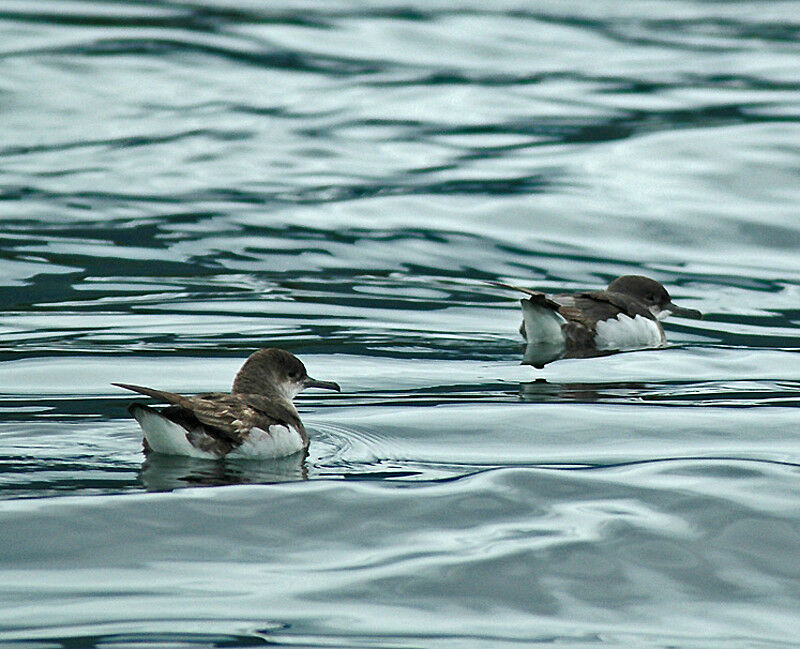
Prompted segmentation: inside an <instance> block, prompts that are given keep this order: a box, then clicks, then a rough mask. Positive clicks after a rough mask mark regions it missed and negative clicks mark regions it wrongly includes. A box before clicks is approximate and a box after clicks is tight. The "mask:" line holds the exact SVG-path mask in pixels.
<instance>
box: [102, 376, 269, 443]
mask: <svg viewBox="0 0 800 649" xmlns="http://www.w3.org/2000/svg"><path fill="white" fill-rule="evenodd" d="M112 385H116V386H117V387H120V388H124V389H125V390H131V391H132V392H138V393H139V394H144V395H146V396H148V397H153V398H154V399H158V400H159V401H166V402H167V403H171V404H173V405H176V406H180V407H181V408H185V409H186V410H188V411H190V412H191V413H192V414H193V415H194V416H195V417H197V420H198V421H199V422H200V423H202V424H205V425H206V426H209V427H211V428H213V429H214V430H216V431H219V432H220V433H222V434H223V435H224V436H225V437H227V438H229V439H230V440H231V441H232V442H234V443H235V444H241V443H242V441H244V438H245V437H246V435H247V434H248V433H249V432H250V429H251V428H252V427H253V426H254V425H257V424H259V423H261V422H260V421H259V420H260V417H259V413H258V412H257V411H256V410H255V409H254V408H252V407H251V406H250V405H248V403H247V399H246V398H245V395H239V394H225V393H222V392H212V393H209V394H199V395H197V396H194V397H186V396H183V395H181V394H176V393H174V392H166V391H164V390H154V389H153V388H146V387H143V386H141V385H130V384H128V383H113V384H112Z"/></svg>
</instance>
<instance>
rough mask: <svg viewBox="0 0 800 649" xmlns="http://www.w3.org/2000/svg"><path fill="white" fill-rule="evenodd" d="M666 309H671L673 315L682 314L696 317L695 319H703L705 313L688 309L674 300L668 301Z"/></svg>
mask: <svg viewBox="0 0 800 649" xmlns="http://www.w3.org/2000/svg"><path fill="white" fill-rule="evenodd" d="M664 310H665V311H669V312H670V313H672V315H676V316H680V317H681V318H694V319H695V320H702V319H703V314H702V313H700V312H699V311H697V310H696V309H687V308H686V307H682V306H678V305H677V304H673V303H672V302H667V303H666V304H665V305H664Z"/></svg>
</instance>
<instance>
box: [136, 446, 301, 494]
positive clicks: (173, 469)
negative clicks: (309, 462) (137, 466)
mask: <svg viewBox="0 0 800 649" xmlns="http://www.w3.org/2000/svg"><path fill="white" fill-rule="evenodd" d="M306 456H307V453H305V452H301V453H294V454H293V455H290V456H288V457H281V458H276V459H274V460H259V461H258V462H246V461H244V462H206V461H202V460H197V459H195V458H191V457H186V456H179V455H162V454H160V453H150V454H149V455H148V456H147V457H146V458H145V460H144V462H143V463H142V468H141V471H140V472H139V479H140V480H141V481H142V484H143V485H144V488H145V489H147V490H148V491H171V490H172V489H178V488H181V487H199V486H205V487H213V486H223V485H234V484H271V483H275V482H294V481H298V480H306V479H307V478H308V475H307V470H306Z"/></svg>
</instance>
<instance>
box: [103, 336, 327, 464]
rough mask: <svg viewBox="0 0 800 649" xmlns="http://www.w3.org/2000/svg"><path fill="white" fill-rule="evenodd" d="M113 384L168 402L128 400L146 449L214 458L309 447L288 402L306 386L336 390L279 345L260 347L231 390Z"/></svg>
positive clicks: (282, 453)
mask: <svg viewBox="0 0 800 649" xmlns="http://www.w3.org/2000/svg"><path fill="white" fill-rule="evenodd" d="M114 385H116V386H118V387H121V388H124V389H126V390H131V391H133V392H138V393H139V394H144V395H147V396H149V397H153V398H154V399H158V400H159V401H164V402H166V403H169V404H171V405H170V406H168V407H167V408H164V409H162V410H157V409H155V408H151V407H150V406H146V405H144V404H141V403H133V404H131V405H130V407H129V408H128V410H129V412H130V413H131V415H133V417H134V418H135V419H136V420H137V421H138V422H139V425H140V426H141V428H142V431H143V433H144V446H145V451H146V452H151V451H152V452H155V453H163V454H167V455H186V456H190V457H197V458H205V459H218V458H221V457H230V458H236V457H239V458H248V457H249V458H276V457H284V456H287V455H291V454H293V453H297V452H298V451H302V450H304V449H306V448H308V434H307V433H306V430H305V427H304V426H303V423H302V422H301V421H300V415H299V414H298V412H297V409H296V408H295V407H294V404H293V403H292V399H293V398H294V396H295V395H296V394H297V393H299V392H300V391H301V390H303V389H304V388H307V387H317V388H326V389H331V390H336V391H339V386H338V385H337V384H336V383H332V382H328V381H316V380H314V379H312V378H310V377H309V376H308V374H307V373H306V368H305V366H304V365H303V363H302V362H300V360H299V359H298V358H297V357H296V356H294V355H293V354H290V353H289V352H286V351H283V350H282V349H261V350H259V351H257V352H255V353H254V354H252V355H251V356H250V357H249V358H248V359H247V361H246V362H245V363H244V365H243V366H242V368H241V369H240V370H239V372H238V374H237V375H236V378H235V379H234V382H233V389H232V391H231V392H230V393H224V392H211V393H208V394H198V395H195V396H183V395H180V394H175V393H174V392H165V391H163V390H154V389H153V388H147V387H143V386H138V385H130V384H127V383H114Z"/></svg>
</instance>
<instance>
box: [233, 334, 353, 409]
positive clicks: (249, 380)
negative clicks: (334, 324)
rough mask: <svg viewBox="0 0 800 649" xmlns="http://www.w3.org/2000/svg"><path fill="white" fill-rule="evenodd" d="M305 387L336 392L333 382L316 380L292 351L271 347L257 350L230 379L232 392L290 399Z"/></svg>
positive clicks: (336, 388) (338, 389)
mask: <svg viewBox="0 0 800 649" xmlns="http://www.w3.org/2000/svg"><path fill="white" fill-rule="evenodd" d="M305 388H323V389H327V390H336V391H337V392H340V391H341V390H340V388H339V385H338V384H336V383H334V382H333V381H317V380H316V379H312V378H311V377H310V376H309V375H308V372H307V371H306V366H305V365H303V362H302V361H301V360H300V359H299V358H297V356H295V355H294V354H292V353H290V352H287V351H285V350H283V349H277V348H275V347H272V348H270V349H259V350H258V351H257V352H254V353H253V354H251V355H250V357H249V358H248V359H247V360H246V361H245V363H244V365H242V368H241V369H240V370H239V372H238V374H237V375H236V378H235V379H234V381H233V392H238V393H240V394H275V393H277V394H279V395H281V396H283V397H286V398H287V399H288V400H289V401H291V400H292V399H293V398H294V397H295V395H296V394H298V393H299V392H300V391H301V390H304V389H305Z"/></svg>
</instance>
